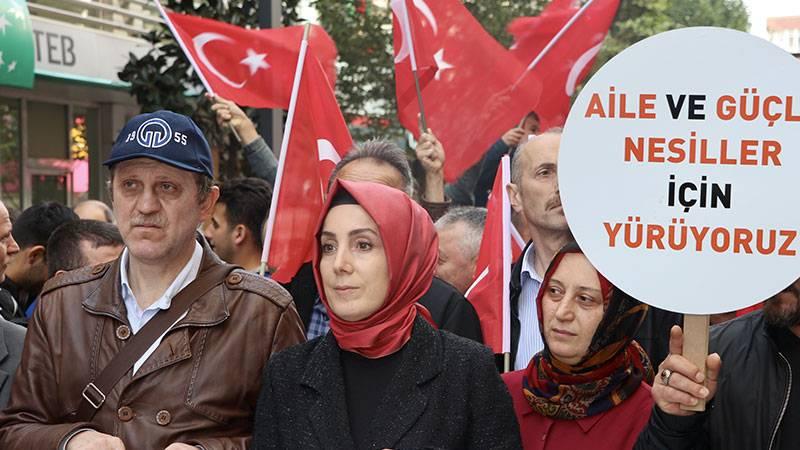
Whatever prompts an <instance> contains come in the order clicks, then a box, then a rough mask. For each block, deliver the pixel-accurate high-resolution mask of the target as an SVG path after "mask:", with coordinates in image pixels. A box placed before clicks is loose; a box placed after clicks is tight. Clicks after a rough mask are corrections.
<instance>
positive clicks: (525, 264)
mask: <svg viewBox="0 0 800 450" xmlns="http://www.w3.org/2000/svg"><path fill="white" fill-rule="evenodd" d="M535 255H536V250H535V249H534V247H533V242H531V245H529V246H528V250H526V251H525V254H524V255H523V256H522V271H521V272H520V274H519V280H520V282H524V281H525V278H532V279H534V280H536V281H538V282H539V283H541V282H542V277H541V275H539V274H538V273H536V269H534V268H533V262H534V259H535Z"/></svg>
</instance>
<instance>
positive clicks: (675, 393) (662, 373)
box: [651, 325, 722, 416]
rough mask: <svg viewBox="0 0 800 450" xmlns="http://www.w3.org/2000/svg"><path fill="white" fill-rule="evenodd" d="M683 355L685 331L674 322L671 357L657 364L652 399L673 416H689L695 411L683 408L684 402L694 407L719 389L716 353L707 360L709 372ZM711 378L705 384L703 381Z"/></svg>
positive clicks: (670, 345)
mask: <svg viewBox="0 0 800 450" xmlns="http://www.w3.org/2000/svg"><path fill="white" fill-rule="evenodd" d="M682 354H683V330H681V327H679V326H677V325H675V326H673V327H672V329H671V330H670V333H669V356H667V359H665V360H664V362H662V363H661V365H660V366H658V374H657V375H656V380H655V381H654V382H653V389H652V391H651V393H652V395H653V401H654V402H655V404H656V405H658V408H659V409H661V411H664V412H665V413H667V414H671V415H673V416H690V415H692V414H695V412H694V411H684V410H683V409H681V405H684V406H695V405H696V404H697V402H698V401H699V400H706V401H708V400H711V399H712V398H714V394H716V392H717V377H718V376H719V371H720V368H721V367H722V361H721V360H720V358H719V355H718V354H716V353H713V354H711V355H708V358H707V359H706V368H707V369H708V373H707V374H703V371H702V370H700V369H699V368H698V367H697V366H695V365H694V364H692V363H691V362H690V361H689V360H688V359H686V358H684V357H683V356H682ZM706 379H708V383H707V384H706V385H705V386H704V385H703V381H705V380H706Z"/></svg>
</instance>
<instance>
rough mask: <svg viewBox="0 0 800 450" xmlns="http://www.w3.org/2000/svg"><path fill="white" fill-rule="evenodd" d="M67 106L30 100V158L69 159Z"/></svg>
mask: <svg viewBox="0 0 800 450" xmlns="http://www.w3.org/2000/svg"><path fill="white" fill-rule="evenodd" d="M68 135H69V133H68V131H67V107H66V106H64V105H56V104H53V103H41V102H28V158H54V159H67V158H68V157H69V155H68V152H67V150H68V149H67V136H68Z"/></svg>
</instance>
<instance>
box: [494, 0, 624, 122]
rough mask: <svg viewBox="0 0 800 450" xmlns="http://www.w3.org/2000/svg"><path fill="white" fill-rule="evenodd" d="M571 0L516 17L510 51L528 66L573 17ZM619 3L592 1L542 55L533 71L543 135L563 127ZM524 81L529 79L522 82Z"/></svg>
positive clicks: (616, 0)
mask: <svg viewBox="0 0 800 450" xmlns="http://www.w3.org/2000/svg"><path fill="white" fill-rule="evenodd" d="M575 3H576V2H575V1H574V0H553V1H552V2H550V4H548V5H547V7H546V8H545V9H544V11H542V13H541V14H540V15H539V16H538V17H520V18H518V19H515V20H513V21H512V22H511V23H510V24H509V26H508V32H509V33H510V34H511V35H512V36H514V44H513V45H512V47H511V49H510V51H511V54H513V55H514V56H515V57H516V58H517V59H518V60H519V61H520V62H521V63H523V64H525V66H526V67H528V66H529V65H530V64H532V63H533V61H534V60H535V59H536V58H537V56H538V55H539V54H540V53H541V51H542V50H543V49H544V48H545V47H546V46H547V45H548V44H549V43H550V41H551V40H552V39H553V38H554V37H555V36H556V35H557V34H558V32H559V31H561V29H562V28H563V27H564V26H565V25H567V23H568V22H569V21H570V19H572V18H573V17H574V16H575V14H577V13H578V12H579V11H581V10H580V9H579V8H578V6H577V5H576V4H575ZM618 7H619V0H594V1H593V2H592V3H591V4H590V5H588V6H587V7H586V8H585V9H583V11H582V12H581V13H580V14H581V15H580V16H579V17H578V19H577V20H576V21H575V22H574V23H572V25H570V27H569V28H568V29H567V30H566V31H565V33H564V34H563V35H562V36H561V37H560V38H559V39H558V40H557V41H556V42H555V44H554V45H553V46H552V47H551V48H550V49H549V51H548V52H547V53H546V54H544V56H543V57H542V59H541V60H539V61H538V62H537V63H536V66H535V67H534V68H533V69H531V72H533V74H532V75H531V76H533V77H534V78H535V80H536V81H534V82H538V83H541V85H542V86H545V87H546V89H543V90H542V94H541V98H540V99H539V103H538V105H537V106H536V108H535V111H536V113H537V114H538V115H539V120H540V127H541V128H542V129H544V130H546V129H548V128H551V127H555V126H563V125H564V122H566V120H567V115H568V114H569V108H570V99H571V97H572V95H573V94H574V93H575V87H576V86H578V85H579V84H580V83H581V82H582V81H583V79H584V78H586V75H588V73H589V71H590V70H591V68H592V64H593V63H594V60H595V57H596V56H597V53H598V52H599V51H600V48H601V47H602V45H603V40H604V39H605V37H606V35H607V34H608V30H609V28H610V27H611V24H612V22H613V21H614V16H616V14H617V8H618ZM526 79H527V77H526Z"/></svg>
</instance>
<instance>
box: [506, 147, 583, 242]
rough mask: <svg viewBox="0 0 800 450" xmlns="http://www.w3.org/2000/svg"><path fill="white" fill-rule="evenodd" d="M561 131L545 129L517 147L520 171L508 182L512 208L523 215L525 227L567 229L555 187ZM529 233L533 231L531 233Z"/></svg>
mask: <svg viewBox="0 0 800 450" xmlns="http://www.w3.org/2000/svg"><path fill="white" fill-rule="evenodd" d="M560 143H561V134H557V133H546V134H542V135H540V136H538V137H537V138H535V139H534V140H532V141H530V142H528V143H527V144H525V145H524V146H522V147H521V148H520V150H519V151H521V152H523V153H522V154H520V155H519V158H521V159H520V160H519V166H518V167H517V168H518V169H519V170H520V172H521V173H520V174H519V176H518V177H517V176H516V175H515V179H516V180H517V182H516V183H511V184H509V186H508V193H509V199H510V200H511V205H512V207H513V208H514V210H515V211H517V212H519V213H521V214H522V215H524V216H525V220H526V221H527V222H528V227H529V230H532V231H533V230H538V231H545V230H547V231H567V230H568V227H567V219H566V217H564V209H563V208H562V207H561V197H560V192H559V189H558V147H559V145H560ZM531 234H533V233H531Z"/></svg>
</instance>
